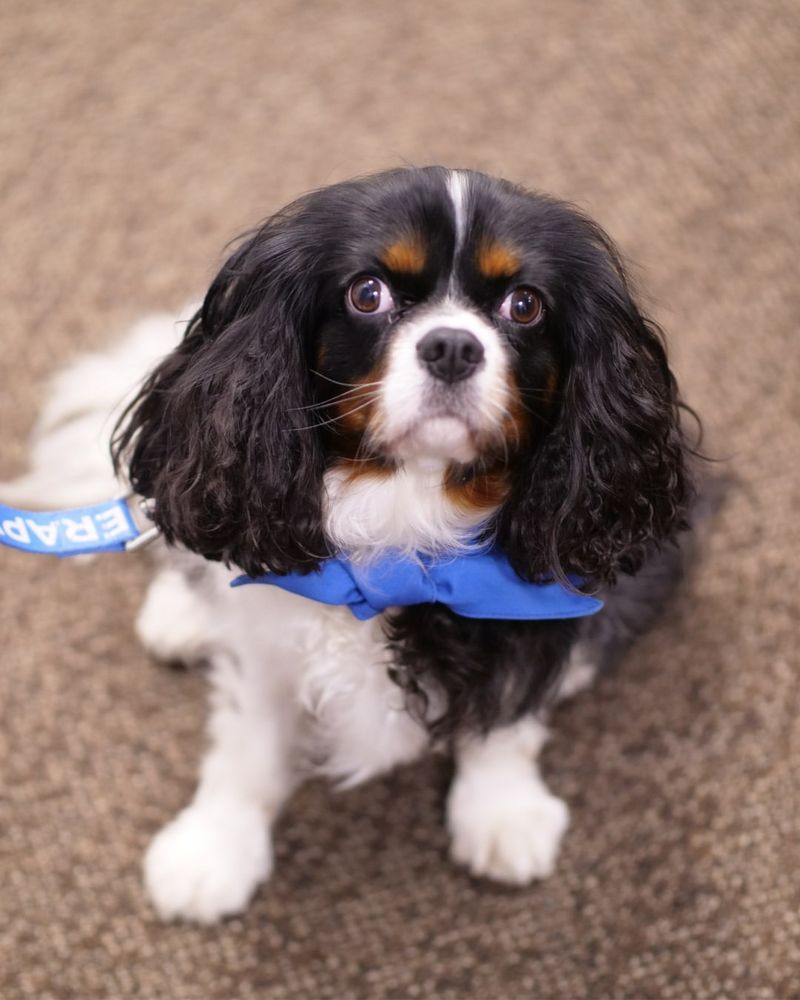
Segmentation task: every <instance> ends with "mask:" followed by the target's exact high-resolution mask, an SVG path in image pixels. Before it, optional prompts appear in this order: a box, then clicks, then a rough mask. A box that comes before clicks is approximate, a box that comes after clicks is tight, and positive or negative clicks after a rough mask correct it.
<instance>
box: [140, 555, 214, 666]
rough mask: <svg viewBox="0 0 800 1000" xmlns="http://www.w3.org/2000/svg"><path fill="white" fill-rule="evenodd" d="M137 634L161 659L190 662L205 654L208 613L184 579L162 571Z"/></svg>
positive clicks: (174, 572)
mask: <svg viewBox="0 0 800 1000" xmlns="http://www.w3.org/2000/svg"><path fill="white" fill-rule="evenodd" d="M136 634H137V635H138V636H139V640H140V642H141V643H142V645H143V646H144V648H145V649H146V650H147V651H148V652H149V653H151V654H152V655H153V656H155V657H156V659H158V660H163V661H165V662H168V661H170V660H176V661H181V662H187V663H188V662H191V661H192V660H196V659H199V658H200V657H201V656H202V655H203V654H204V652H206V650H207V647H208V643H209V612H208V608H207V607H206V605H205V604H204V603H203V601H202V600H201V598H200V597H199V596H198V594H197V591H196V590H194V589H193V588H192V586H191V584H190V583H189V582H188V581H187V579H186V578H185V576H184V575H183V574H182V573H181V572H179V571H178V570H175V569H165V570H162V572H160V573H159V574H158V576H156V577H155V578H154V580H153V582H152V583H151V584H150V587H149V589H148V591H147V596H146V597H145V599H144V603H143V604H142V607H141V609H140V611H139V614H138V615H137V618H136Z"/></svg>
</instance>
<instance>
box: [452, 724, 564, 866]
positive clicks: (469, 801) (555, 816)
mask: <svg viewBox="0 0 800 1000" xmlns="http://www.w3.org/2000/svg"><path fill="white" fill-rule="evenodd" d="M546 738H547V730H546V729H545V727H544V725H543V724H542V723H541V722H539V721H538V720H537V719H535V718H532V717H530V718H526V719H523V720H521V721H520V722H517V723H515V724H514V725H511V726H506V727H504V728H502V729H496V730H494V731H493V732H491V733H489V734H488V735H487V736H474V737H470V738H467V739H462V740H461V741H460V743H459V745H458V746H457V748H456V776H455V779H454V781H453V785H452V788H451V789H450V795H449V797H448V802H447V825H448V829H449V831H450V836H451V853H452V856H453V858H454V859H455V860H456V861H458V862H459V863H461V864H464V865H466V866H467V867H468V868H469V870H470V871H471V872H472V874H473V875H483V876H486V877H488V878H492V879H496V880H497V881H499V882H509V883H512V884H516V885H524V884H526V883H528V882H530V881H532V880H533V879H536V878H545V877H546V876H548V875H550V874H551V873H552V871H553V868H554V866H555V861H556V857H557V855H558V848H559V844H560V842H561V838H562V836H563V835H564V832H565V831H566V829H567V825H568V822H569V812H568V810H567V806H566V805H565V804H564V802H562V801H561V799H558V798H556V797H555V796H554V795H552V794H551V793H550V792H549V791H548V790H547V788H546V786H545V784H544V782H543V781H542V779H541V777H540V776H539V771H538V768H537V766H536V758H537V756H538V754H539V751H540V750H541V748H542V746H543V744H544V742H545V740H546Z"/></svg>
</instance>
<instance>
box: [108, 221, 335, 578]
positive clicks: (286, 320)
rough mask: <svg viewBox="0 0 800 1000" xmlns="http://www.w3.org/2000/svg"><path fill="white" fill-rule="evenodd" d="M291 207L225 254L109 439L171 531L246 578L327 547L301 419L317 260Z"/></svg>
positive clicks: (315, 472)
mask: <svg viewBox="0 0 800 1000" xmlns="http://www.w3.org/2000/svg"><path fill="white" fill-rule="evenodd" d="M292 208H293V209H294V211H293V212H289V213H283V214H282V215H280V216H276V217H275V218H273V219H272V220H269V221H268V222H267V223H265V224H264V226H262V227H261V229H259V230H258V231H257V232H256V233H255V234H254V235H252V236H251V237H250V238H249V239H248V240H247V242H245V243H244V244H243V245H242V246H240V247H239V249H238V250H237V251H236V252H235V253H234V254H233V255H232V256H231V257H230V259H229V260H228V261H227V263H226V264H225V265H224V267H223V268H222V270H221V272H220V273H219V275H218V276H217V278H216V279H215V280H214V282H213V284H212V285H211V288H210V289H209V292H208V294H207V295H206V298H205V301H204V302H203V306H202V308H201V309H200V311H199V312H198V313H197V314H196V315H195V316H194V318H193V319H192V321H191V322H190V324H189V327H188V329H187V332H186V335H185V337H184V339H183V341H182V343H181V344H180V345H179V346H178V347H177V348H176V349H175V351H173V353H172V354H170V355H169V356H168V357H166V358H165V359H164V361H163V362H162V363H161V364H160V365H159V367H158V368H157V369H156V370H155V371H154V372H153V374H152V375H151V376H150V377H149V378H148V379H147V381H146V382H145V383H144V385H143V386H142V388H141V390H140V392H139V394H138V396H137V397H136V399H135V400H134V401H133V402H132V403H131V405H130V406H129V407H128V409H127V411H126V412H125V413H124V414H123V416H122V418H121V420H120V422H119V424H118V426H117V429H116V432H115V436H114V442H113V446H112V450H113V455H114V461H115V465H116V467H117V468H118V469H119V468H120V467H125V466H126V465H127V467H128V473H129V477H130V481H131V484H132V486H133V488H134V489H135V490H136V492H137V493H140V494H141V495H143V496H145V497H152V498H153V499H154V500H155V514H154V520H155V522H156V524H157V525H158V526H159V528H160V529H161V531H162V533H163V535H164V537H165V538H166V540H167V541H168V542H179V543H180V544H182V545H185V546H186V547H187V548H189V549H191V550H192V551H194V552H197V553H199V554H200V555H202V556H205V557H206V558H208V559H214V560H223V561H224V562H226V563H234V564H236V565H237V566H240V567H241V568H242V569H244V570H245V572H247V573H249V574H251V575H257V574H259V573H263V572H264V571H265V570H272V571H274V572H278V573H283V572H288V571H290V570H293V569H298V568H299V569H312V568H313V567H314V566H315V565H316V564H317V563H318V561H319V559H320V558H322V557H324V556H325V554H326V551H325V542H324V538H323V533H322V528H321V511H320V504H321V494H322V474H323V455H322V449H321V445H320V441H319V435H318V433H317V432H316V431H314V430H311V429H308V428H304V427H303V425H304V424H308V419H307V413H308V411H307V409H304V407H306V405H307V403H308V399H309V392H310V390H309V379H308V367H307V364H306V351H307V347H308V345H307V343H306V342H305V341H306V339H307V333H308V330H309V329H310V327H311V324H312V322H313V317H312V313H311V310H312V308H313V300H314V295H313V289H312V287H311V285H312V282H313V280H314V279H313V276H314V266H315V264H314V262H313V261H312V260H310V259H308V252H307V248H308V246H309V244H308V241H307V239H306V238H305V236H304V234H303V233H302V228H303V227H302V225H298V222H297V218H298V206H292ZM306 235H307V234H306Z"/></svg>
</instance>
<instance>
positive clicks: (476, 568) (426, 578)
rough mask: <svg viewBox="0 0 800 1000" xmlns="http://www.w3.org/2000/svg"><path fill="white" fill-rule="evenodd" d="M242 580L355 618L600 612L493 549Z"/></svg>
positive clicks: (523, 617)
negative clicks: (444, 610) (401, 610)
mask: <svg viewBox="0 0 800 1000" xmlns="http://www.w3.org/2000/svg"><path fill="white" fill-rule="evenodd" d="M572 582H573V583H575V584H578V583H579V582H580V581H579V580H577V579H574V580H573V581H572ZM248 583H266V584H270V585H271V586H273V587H280V588H281V589H282V590H288V591H289V593H290V594H299V595H301V596H302V597H309V598H311V600H312V601H320V602H321V603H322V604H343V605H347V607H349V608H350V610H351V611H352V612H353V614H354V615H355V616H356V618H359V619H361V621H366V620H368V619H369V618H374V617H375V616H376V615H379V614H380V613H381V612H382V611H385V610H386V609H387V608H393V607H404V606H406V605H409V604H437V603H438V604H444V605H446V607H448V608H450V610H451V611H454V612H455V613H456V614H457V615H462V616H463V617H464V618H497V619H506V620H509V619H511V620H516V621H540V620H541V621H544V620H549V619H554V618H582V617H584V616H585V615H593V614H595V612H597V611H599V610H600V609H601V608H602V607H603V602H602V601H601V600H598V598H596V597H589V596H587V595H586V594H579V593H575V592H574V591H571V590H569V589H567V588H566V587H564V586H562V584H560V583H555V582H545V583H528V581H526V580H523V579H521V578H520V577H519V576H517V574H516V573H515V572H514V570H513V569H512V567H511V564H510V563H509V561H508V559H507V558H506V556H504V555H503V554H502V552H499V551H498V550H496V549H488V550H484V549H478V550H473V551H470V552H467V553H466V554H464V555H456V556H450V557H447V558H443V559H442V558H440V559H433V558H431V557H429V556H419V557H417V558H414V559H411V558H409V557H407V556H403V555H401V554H398V553H392V554H388V555H385V556H383V557H382V558H381V559H379V560H376V561H372V562H369V563H364V564H357V563H352V562H351V561H350V560H349V559H347V558H345V557H344V556H338V557H336V558H332V559H326V560H325V561H324V562H323V563H322V564H321V566H320V568H319V570H318V571H316V572H312V573H297V572H295V573H287V574H286V575H285V576H276V575H275V574H273V573H267V574H266V575H265V576H259V577H249V576H240V577H237V578H236V579H235V580H234V581H233V583H232V586H234V587H240V586H242V585H244V584H248Z"/></svg>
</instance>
